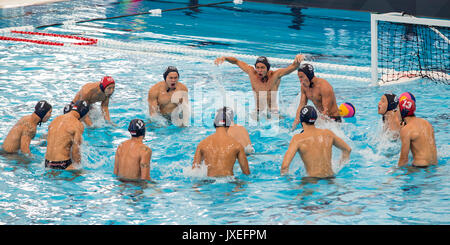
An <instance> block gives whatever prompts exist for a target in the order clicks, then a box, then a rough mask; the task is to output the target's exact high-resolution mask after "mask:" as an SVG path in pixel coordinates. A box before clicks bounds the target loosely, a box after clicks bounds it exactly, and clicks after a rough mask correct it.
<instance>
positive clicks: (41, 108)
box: [34, 100, 52, 126]
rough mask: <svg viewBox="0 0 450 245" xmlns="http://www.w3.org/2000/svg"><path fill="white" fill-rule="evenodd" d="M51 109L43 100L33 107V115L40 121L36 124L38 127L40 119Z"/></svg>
mask: <svg viewBox="0 0 450 245" xmlns="http://www.w3.org/2000/svg"><path fill="white" fill-rule="evenodd" d="M51 109H52V105H50V104H49V103H48V102H47V101H45V100H40V101H39V102H38V103H37V104H36V105H35V106H34V113H35V114H36V115H37V116H38V117H39V118H40V119H41V120H40V121H39V123H38V125H39V126H41V123H42V119H43V118H44V117H45V115H47V112H49V111H50V110H51Z"/></svg>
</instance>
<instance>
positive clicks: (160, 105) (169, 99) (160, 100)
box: [148, 81, 188, 116]
mask: <svg viewBox="0 0 450 245" xmlns="http://www.w3.org/2000/svg"><path fill="white" fill-rule="evenodd" d="M181 91H183V92H186V93H187V92H188V89H187V87H186V86H185V85H184V84H182V83H180V82H178V83H177V85H176V89H175V90H170V91H169V92H167V87H166V86H165V82H164V81H162V82H159V83H157V84H155V85H153V86H152V87H151V88H150V90H149V92H148V101H149V106H150V107H151V106H157V109H158V110H159V113H161V115H164V116H169V115H171V113H172V112H173V111H174V110H175V108H177V106H178V105H179V104H181V103H183V96H185V95H186V94H185V93H184V94H183V93H182V92H181ZM180 92H181V93H180ZM184 99H186V100H187V97H184ZM155 102H156V105H155V104H152V103H155ZM174 102H176V103H174ZM186 103H187V101H186ZM150 111H151V112H152V111H155V109H153V110H152V108H150ZM150 114H151V113H150Z"/></svg>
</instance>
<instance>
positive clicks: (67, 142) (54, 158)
mask: <svg viewBox="0 0 450 245" xmlns="http://www.w3.org/2000/svg"><path fill="white" fill-rule="evenodd" d="M88 112H89V105H88V103H87V102H86V101H82V100H79V101H77V102H75V103H74V104H73V105H72V110H71V111H70V112H68V113H66V114H63V115H61V116H58V117H56V118H55V120H53V121H52V123H50V126H48V136H47V151H46V153H45V167H46V168H53V169H65V170H74V169H77V168H78V167H79V166H80V164H81V152H80V147H81V143H82V140H83V138H82V135H83V131H84V126H83V123H81V120H83V117H85V116H86V115H87V113H88Z"/></svg>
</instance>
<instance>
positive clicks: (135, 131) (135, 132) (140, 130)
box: [128, 119, 145, 137]
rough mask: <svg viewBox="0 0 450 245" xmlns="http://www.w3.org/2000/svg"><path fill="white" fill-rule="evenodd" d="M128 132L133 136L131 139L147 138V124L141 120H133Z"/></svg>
mask: <svg viewBox="0 0 450 245" xmlns="http://www.w3.org/2000/svg"><path fill="white" fill-rule="evenodd" d="M128 131H129V132H130V134H131V137H139V136H144V137H145V123H144V121H142V120H141V119H133V120H131V122H130V124H129V125H128Z"/></svg>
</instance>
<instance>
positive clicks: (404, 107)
mask: <svg viewBox="0 0 450 245" xmlns="http://www.w3.org/2000/svg"><path fill="white" fill-rule="evenodd" d="M399 108H400V114H401V115H402V118H404V117H407V116H414V112H415V111H416V103H415V102H414V100H412V99H409V98H406V99H403V100H402V101H401V102H400V104H399Z"/></svg>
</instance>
